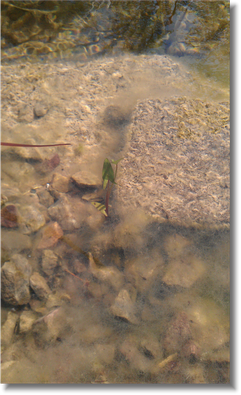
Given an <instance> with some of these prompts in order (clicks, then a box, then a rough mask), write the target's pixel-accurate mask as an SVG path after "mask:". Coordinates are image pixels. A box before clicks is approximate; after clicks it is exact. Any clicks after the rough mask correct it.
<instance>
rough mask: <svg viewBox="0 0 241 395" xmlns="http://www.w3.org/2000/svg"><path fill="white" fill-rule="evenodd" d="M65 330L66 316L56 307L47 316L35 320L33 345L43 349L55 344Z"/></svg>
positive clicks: (61, 309)
mask: <svg viewBox="0 0 241 395" xmlns="http://www.w3.org/2000/svg"><path fill="white" fill-rule="evenodd" d="M65 329H66V314H65V312H64V310H63V308H62V307H57V308H56V309H54V310H52V311H51V312H50V313H48V314H47V315H45V316H43V317H41V318H39V319H37V320H36V321H35V322H34V324H33V329H32V330H33V335H34V340H35V344H36V345H37V346H38V347H41V348H44V347H46V346H48V345H50V344H53V343H55V342H56V340H57V339H58V338H60V337H61V336H62V334H63V333H64V331H65Z"/></svg>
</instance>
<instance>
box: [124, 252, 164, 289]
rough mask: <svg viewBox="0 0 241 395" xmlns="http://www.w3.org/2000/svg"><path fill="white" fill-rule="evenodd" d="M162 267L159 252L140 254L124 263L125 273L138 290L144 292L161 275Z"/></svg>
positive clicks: (162, 263) (162, 262)
mask: <svg viewBox="0 0 241 395" xmlns="http://www.w3.org/2000/svg"><path fill="white" fill-rule="evenodd" d="M163 267H164V261H163V259H162V257H161V256H160V253H159V254H158V255H157V254H152V255H141V256H139V257H137V258H135V259H133V260H131V261H130V262H128V263H127V264H126V268H125V274H126V278H127V279H128V281H130V282H131V283H132V284H133V286H134V287H135V288H136V289H137V290H138V291H140V292H144V291H146V290H148V289H149V288H150V287H151V285H152V283H153V282H154V280H156V278H157V277H158V276H160V275H161V273H162V270H163Z"/></svg>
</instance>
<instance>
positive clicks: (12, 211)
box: [1, 204, 18, 228]
mask: <svg viewBox="0 0 241 395" xmlns="http://www.w3.org/2000/svg"><path fill="white" fill-rule="evenodd" d="M1 226H3V227H5V228H17V227H18V213H17V209H16V206H15V205H14V204H8V205H7V206H5V207H3V208H2V209H1Z"/></svg>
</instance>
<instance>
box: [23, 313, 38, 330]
mask: <svg viewBox="0 0 241 395" xmlns="http://www.w3.org/2000/svg"><path fill="white" fill-rule="evenodd" d="M37 317H38V316H37V314H35V313H34V312H33V311H31V310H28V311H23V313H22V314H21V316H20V320H19V333H26V332H29V331H30V330H31V329H32V326H33V323H34V322H35V321H36V319H37Z"/></svg>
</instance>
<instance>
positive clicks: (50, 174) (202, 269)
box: [1, 2, 230, 384]
mask: <svg viewBox="0 0 241 395" xmlns="http://www.w3.org/2000/svg"><path fill="white" fill-rule="evenodd" d="M6 3H7V2H5V3H4V7H3V15H4V16H6V15H7V16H8V17H11V13H12V16H13V20H15V30H17V29H18V28H19V30H22V31H23V32H24V34H25V35H26V36H27V41H26V42H24V43H23V42H22V41H21V39H20V38H19V37H18V38H16V37H15V46H12V47H11V45H9V42H10V41H11V40H13V38H14V37H13V34H8V35H7V36H6V37H7V39H6V38H5V40H6V42H4V45H3V55H4V56H3V58H4V60H6V64H4V65H3V71H2V141H4V142H9V143H10V142H12V143H19V144H21V143H25V144H35V145H36V144H53V143H64V142H67V143H71V146H66V147H65V146H61V147H45V148H39V147H32V148H26V147H9V146H5V147H2V158H1V159H2V162H1V182H2V185H1V192H2V212H1V214H2V231H1V241H2V244H1V246H2V315H1V321H2V344H1V345H2V382H6V383H19V382H20V383H97V384H103V383H169V384H182V383H187V384H189V383H215V384H217V383H228V382H229V362H230V356H229V291H230V289H229V262H230V259H229V247H230V240H229V237H230V233H229V111H228V103H229V89H228V87H229V80H228V69H229V64H228V48H229V42H228V37H229V31H228V24H227V15H228V10H227V5H226V2H220V3H218V2H215V5H213V7H212V6H210V4H209V2H198V3H199V5H198V7H197V6H196V5H192V4H188V7H187V8H188V12H187V10H186V8H185V7H183V8H182V7H181V8H178V4H176V3H175V2H165V7H164V6H163V4H164V2H149V3H148V4H147V2H140V3H138V7H137V10H138V12H137V11H135V10H134V9H133V7H134V6H133V2H126V3H125V5H124V6H123V7H121V4H119V3H120V2H113V3H115V4H113V3H111V2H107V3H104V2H103V4H102V5H103V7H97V9H91V7H92V6H91V3H89V2H85V6H86V7H87V9H84V10H81V12H80V10H78V16H77V15H76V13H77V10H75V13H74V15H73V18H72V28H71V29H72V30H71V29H70V27H69V25H68V24H69V23H70V20H71V18H70V20H67V19H66V20H65V24H66V25H65V26H66V29H67V30H66V31H65V34H66V35H65V36H64V37H63V31H61V32H58V33H57V31H58V29H57V30H56V32H55V33H56V34H55V36H54V35H53V36H52V39H51V40H50V41H49V42H48V43H45V44H46V47H45V50H44V51H43V42H44V40H45V39H46V37H45V38H44V33H43V31H40V32H38V34H39V42H41V43H42V44H41V45H42V46H39V48H42V49H40V50H39V52H36V47H37V43H36V42H34V44H35V50H34V51H35V52H34V51H33V52H34V54H32V53H31V54H30V52H29V48H30V42H31V45H33V41H34V40H33V30H34V29H36V26H37V27H40V28H42V27H43V26H45V27H46V26H47V27H48V29H49V30H50V31H49V33H48V34H49V35H51V34H52V33H51V29H54V26H55V27H56V28H57V25H54V24H58V23H60V21H61V13H60V14H59V13H58V12H59V10H60V9H59V8H58V7H59V4H57V3H59V2H56V4H55V5H52V6H51V7H55V6H56V7H57V8H52V11H51V13H49V14H48V13H47V14H45V13H44V12H45V11H46V12H47V11H49V10H47V9H46V8H44V9H43V8H40V10H41V11H42V13H41V12H40V13H39V14H38V12H37V13H36V12H33V11H32V10H31V7H33V4H31V7H30V6H29V7H30V11H29V9H28V10H26V4H25V3H26V2H18V4H15V3H17V2H11V3H12V4H13V5H10V6H9V7H10V8H8V6H7V5H6ZM20 3H21V5H20ZM31 3H34V2H31ZM72 3H75V2H72ZM142 3H146V4H145V5H146V9H145V11H144V9H143V8H142V7H143V4H142ZM210 3H211V2H210ZM212 3H213V2H212ZM224 3H225V4H224ZM16 5H17V7H20V8H16V7H15V8H14V6H16ZM35 6H36V3H35ZM41 7H42V6H41ZM175 7H176V8H175ZM192 7H193V8H192ZM134 11H135V14H136V19H134V16H133V12H134ZM4 13H5V14H4ZM85 13H87V14H85ZM91 13H92V14H91ZM112 13H114V15H115V18H116V29H114V28H113V25H111V24H110V21H112V19H111V17H113V14H112ZM138 13H139V14H138ZM55 14H56V18H55V17H54V15H55ZM33 15H34V18H36V21H37V22H36V21H35V20H34V19H32V18H33ZM43 15H45V16H44V17H43ZM46 15H48V16H49V17H50V18H49V19H46ZM214 15H216V16H217V18H216V25H215V26H214V24H213V23H212V27H210V25H209V24H208V18H210V19H211V18H214ZM137 16H139V19H138V18H137ZM87 17H88V18H87ZM44 18H45V19H44ZM85 18H86V19H85ZM25 19H26V21H28V23H29V25H30V26H32V30H31V29H30V30H29V31H28V30H27V29H26V30H24V29H23V26H25V25H24V23H27V22H24V20H25ZM80 19H81V23H82V25H84V28H85V29H86V28H87V30H88V32H86V31H84V33H85V34H87V33H88V35H87V36H88V43H87V44H86V45H84V46H81V48H80V46H79V45H80V43H79V42H78V43H77V41H78V40H79V39H80V37H81V28H80V25H79V27H78V29H79V30H78V29H77V28H76V26H77V20H79V21H80ZM9 21H10V22H9V25H8V26H10V27H7V25H4V27H5V31H8V29H10V30H11V23H13V21H12V20H11V18H10V19H9ZM83 21H84V22H83ZM130 21H131V22H132V24H131V23H130ZM201 21H203V24H201ZM30 22H31V23H30ZM117 22H118V23H117ZM79 23H80V22H79ZM46 24H47V25H46ZM138 24H139V25H138ZM82 25H81V26H82ZM34 26H35V27H34ZM93 26H94V28H93ZM107 26H108V29H107V30H108V31H106V30H105V28H106V27H107ZM133 26H135V29H136V34H135V35H133V34H132V29H133ZM138 26H140V27H141V29H142V31H143V32H144V34H143V35H141V34H140V31H139V30H138V29H139V27H138ZM200 26H202V29H200V35H199V36H198V35H197V27H200ZM91 27H92V28H93V31H92V30H91ZM123 27H125V31H126V34H124V32H123ZM58 28H59V27H58ZM76 29H77V30H76ZM46 31H47V30H46ZM36 32H37V30H36ZM100 32H101V34H100ZM191 32H192V34H191ZM30 33H31V34H30ZM70 33H71V34H70ZM94 33H95V34H94ZM97 33H99V36H100V37H101V39H100V40H99V41H98V44H96V43H94V42H95V41H97V40H96V34H97ZM107 33H108V34H107ZM189 33H190V34H189ZM29 34H30V37H29V36H28V35H29ZM41 34H42V36H41ZM61 34H62V36H61ZM82 35H83V32H82ZM71 37H72V38H71ZM195 37H196V38H195ZM63 38H64V40H65V43H66V48H64V49H63V51H62V52H61V54H60V52H58V51H57V50H56V42H57V43H58V42H59V43H60V42H61V43H62V44H63V42H62V41H63ZM82 38H83V36H82ZM117 38H118V39H117ZM107 39H108V40H109V41H108V45H107ZM16 40H17V41H18V42H17V45H16ZM58 40H59V41H58ZM61 40H62V41H61ZM86 40H87V38H86ZM23 41H24V40H23ZM71 42H72V43H74V45H73V46H72V49H70V48H69V45H70V43H71ZM194 42H195V43H196V44H194ZM103 43H104V44H103ZM102 44H103V47H102ZM38 45H39V44H38ZM81 45H82V44H81ZM93 45H98V46H99V47H98V48H94V47H93ZM104 47H105V51H106V50H107V47H108V51H107V53H105V52H104V51H103V52H102V50H103V49H104ZM58 48H59V47H58ZM47 49H48V51H49V52H48V51H47ZM110 49H111V50H110ZM123 49H124V50H125V52H124V53H123ZM213 49H214V50H213ZM68 50H69V52H65V51H68ZM24 51H25V52H24ZM94 51H95V52H94ZM126 51H127V52H126ZM96 52H98V57H97V58H96V57H92V55H94V53H96ZM133 52H134V54H133ZM83 54H84V56H83ZM32 55H33V56H35V59H34V57H33V56H32ZM53 57H54V58H55V60H57V61H53V59H52V58H53ZM59 57H61V58H62V59H60V58H59ZM223 59H226V61H225V62H224V61H223ZM214 65H216V66H217V68H215V67H214ZM159 152H160V154H159ZM195 156H199V158H200V159H199V158H198V160H197V158H195ZM105 158H108V159H109V160H110V161H111V160H114V161H116V160H118V159H121V158H122V160H121V161H120V162H119V163H118V169H117V172H116V173H115V171H116V165H115V163H112V165H111V164H110V166H112V168H113V172H112V170H110V168H109V172H108V173H106V172H103V170H102V168H103V163H104V160H105ZM174 158H175V159H174ZM172 160H173V162H172ZM179 161H180V165H179ZM174 162H175V163H174ZM109 163H110V162H109ZM204 163H205V166H206V167H205V166H204ZM175 166H176V167H175ZM106 174H108V177H107V176H106ZM105 179H106V183H105V184H107V185H106V188H105V189H103V181H104V180H105ZM107 181H108V183H107ZM113 181H116V184H114V183H113ZM111 185H113V188H112V189H111V190H110V187H111ZM109 192H110V196H109ZM108 196H109V200H108ZM92 203H94V204H92ZM98 204H101V205H102V211H101V210H100V207H99V206H98ZM96 207H97V208H96ZM98 207H99V210H98ZM180 208H181V209H180ZM103 209H104V210H105V214H108V216H105V215H104V214H103Z"/></svg>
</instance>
